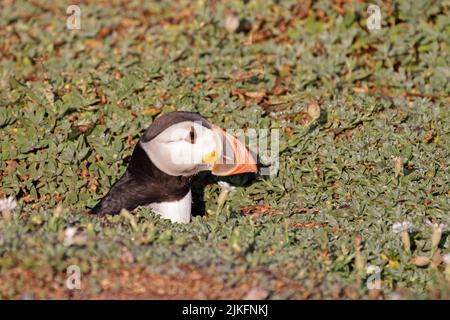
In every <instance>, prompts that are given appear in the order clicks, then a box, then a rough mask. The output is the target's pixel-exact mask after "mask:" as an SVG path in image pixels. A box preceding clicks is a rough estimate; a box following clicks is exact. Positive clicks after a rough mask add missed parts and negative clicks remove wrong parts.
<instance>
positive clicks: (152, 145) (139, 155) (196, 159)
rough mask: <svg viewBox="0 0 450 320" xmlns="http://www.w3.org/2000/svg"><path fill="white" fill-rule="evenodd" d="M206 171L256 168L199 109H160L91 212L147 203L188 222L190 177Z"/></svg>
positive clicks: (238, 145) (243, 150) (174, 219)
mask: <svg viewBox="0 0 450 320" xmlns="http://www.w3.org/2000/svg"><path fill="white" fill-rule="evenodd" d="M205 170H211V171H212V173H213V174H215V175H221V176H225V175H231V174H238V173H244V172H256V171H257V168H256V162H255V160H254V158H253V156H252V155H251V154H250V152H249V151H248V149H247V148H246V147H245V145H244V144H243V143H241V142H240V141H238V140H237V139H236V138H235V137H233V136H231V135H229V134H228V133H226V132H225V131H223V130H222V129H220V128H218V127H216V126H213V125H212V124H210V123H209V122H208V121H207V120H206V119H205V118H203V117H202V116H200V115H199V114H197V113H193V112H171V113H167V114H164V115H162V116H161V117H159V118H157V119H155V121H154V122H153V123H152V124H151V125H150V127H148V128H147V130H146V131H145V132H144V135H143V136H142V137H141V139H140V140H139V142H138V143H137V145H136V146H135V148H134V150H133V153H132V155H131V159H130V162H129V164H128V167H127V169H126V171H125V173H124V175H123V176H122V177H121V178H120V179H119V180H118V181H117V182H116V183H115V184H114V185H113V186H112V187H111V189H110V190H109V192H108V193H107V194H106V196H105V197H104V198H102V199H101V200H100V202H99V203H98V204H97V205H96V206H95V207H94V208H93V209H92V210H91V213H93V214H97V215H104V214H118V213H120V211H121V210H122V209H127V210H128V211H132V210H134V209H135V208H137V207H138V206H148V207H150V208H151V209H152V210H153V212H154V213H156V214H159V215H160V216H161V217H162V218H165V219H170V220H171V221H172V222H179V223H189V222H190V220H191V201H192V196H191V178H192V177H193V176H194V175H195V174H197V173H198V172H200V171H205Z"/></svg>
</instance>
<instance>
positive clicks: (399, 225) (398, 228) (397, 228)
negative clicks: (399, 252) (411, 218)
mask: <svg viewBox="0 0 450 320" xmlns="http://www.w3.org/2000/svg"><path fill="white" fill-rule="evenodd" d="M410 227H411V223H410V222H408V221H403V222H396V223H394V224H393V226H392V231H394V233H400V232H403V231H408V229H409V228H410Z"/></svg>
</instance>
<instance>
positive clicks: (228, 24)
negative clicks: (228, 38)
mask: <svg viewBox="0 0 450 320" xmlns="http://www.w3.org/2000/svg"><path fill="white" fill-rule="evenodd" d="M238 28H239V17H237V16H235V15H229V16H227V17H226V18H225V29H227V31H228V32H230V33H233V32H235V31H236V30H237V29H238Z"/></svg>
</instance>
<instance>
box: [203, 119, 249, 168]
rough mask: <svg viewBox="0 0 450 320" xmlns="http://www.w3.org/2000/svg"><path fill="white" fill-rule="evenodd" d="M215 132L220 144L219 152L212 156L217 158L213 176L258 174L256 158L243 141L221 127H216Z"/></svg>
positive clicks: (213, 166) (214, 163)
mask: <svg viewBox="0 0 450 320" xmlns="http://www.w3.org/2000/svg"><path fill="white" fill-rule="evenodd" d="M213 131H214V132H215V133H216V135H217V137H218V140H219V141H220V142H219V143H218V145H219V148H218V149H219V150H217V151H216V152H213V153H214V155H212V156H213V157H214V158H215V161H214V162H213V165H212V170H211V172H212V174H214V175H216V176H230V175H233V174H239V173H248V172H258V168H257V167H256V161H255V158H254V157H253V156H252V154H251V153H250V151H249V150H248V149H247V147H246V146H245V145H244V144H243V143H242V142H241V141H239V140H238V139H237V138H236V137H234V136H232V135H231V134H229V133H227V132H226V131H224V130H222V129H221V128H219V127H216V126H214V128H213ZM210 156H211V155H210ZM208 160H211V159H208ZM210 163H211V162H210Z"/></svg>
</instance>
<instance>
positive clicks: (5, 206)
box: [0, 196, 17, 211]
mask: <svg viewBox="0 0 450 320" xmlns="http://www.w3.org/2000/svg"><path fill="white" fill-rule="evenodd" d="M16 207H17V202H16V200H15V199H14V197H12V196H11V197H8V198H5V199H2V200H0V211H6V210H8V211H12V210H14V209H15V208H16Z"/></svg>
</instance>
